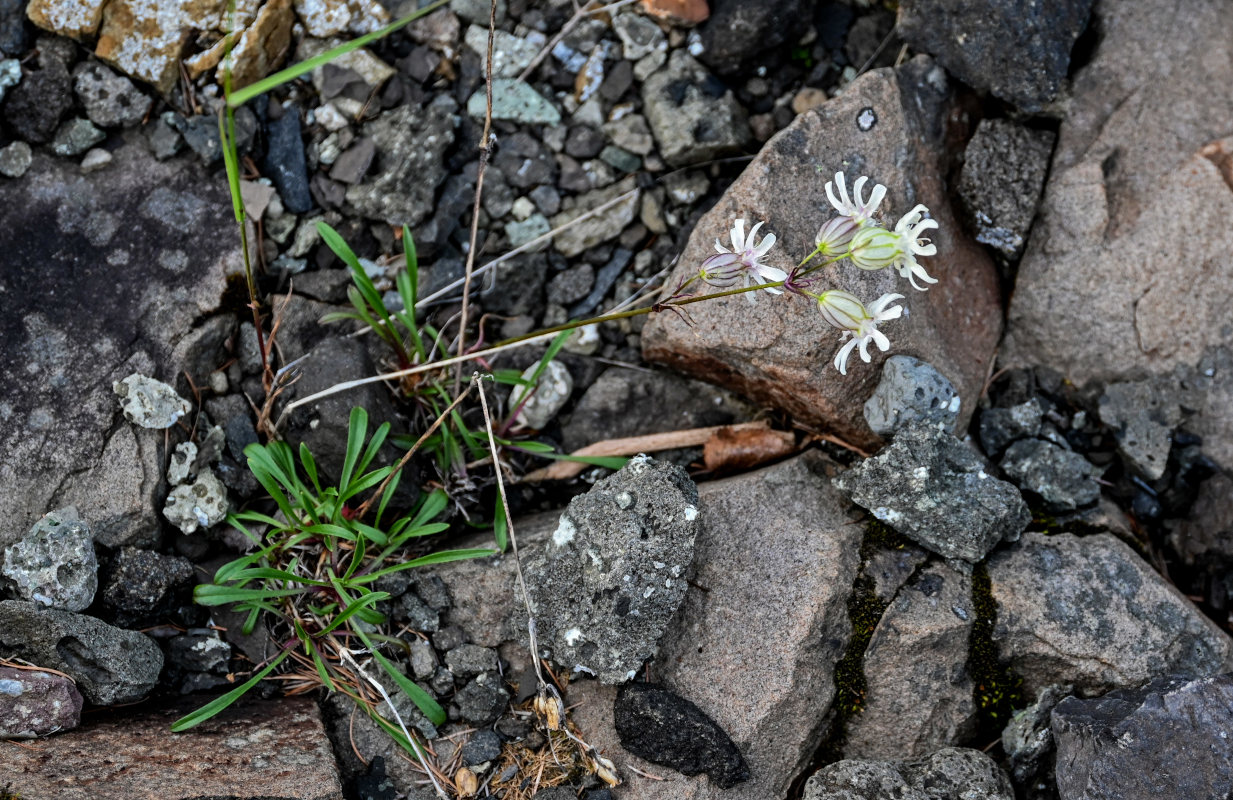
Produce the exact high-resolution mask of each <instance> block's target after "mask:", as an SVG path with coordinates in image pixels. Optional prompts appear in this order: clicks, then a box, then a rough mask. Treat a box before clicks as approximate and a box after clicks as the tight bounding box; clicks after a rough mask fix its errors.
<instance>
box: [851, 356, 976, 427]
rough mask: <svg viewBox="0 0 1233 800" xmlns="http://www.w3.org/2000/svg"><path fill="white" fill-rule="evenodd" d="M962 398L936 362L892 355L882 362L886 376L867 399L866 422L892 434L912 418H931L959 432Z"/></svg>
mask: <svg viewBox="0 0 1233 800" xmlns="http://www.w3.org/2000/svg"><path fill="white" fill-rule="evenodd" d="M961 407H962V398H960V397H959V395H957V394H955V387H954V385H952V384H951V382H950V380H948V379H947V377H946V376H945V375H943V374H942V373H940V372H938V371H937V370H936V369H934V367H933V365H932V364H929V363H927V362H924V361H921V360H920V359H919V358H913V357H912V356H891V357H890V358H888V359H886V363H885V364H883V365H882V380H881V381H879V382H878V388H876V389H874V390H873V396H872V397H870V398H869V399H868V400H866V401H865V422H867V423H869V429H870V430H872V431H873V432H874V433H876V434H878V435H879V436H889V435H891V434H893V433H894V432H895V431H897V430H899V429H900V428H902V427H903V426H904V425H906V424H907V423H909V422H915V421H918V420H922V421H925V422H931V423H934V424H936V425H937V426H938V428H939V429H940V430H943V431H946V432H947V433H954V432H955V422H956V421H957V420H958V418H959V409H960V408H961Z"/></svg>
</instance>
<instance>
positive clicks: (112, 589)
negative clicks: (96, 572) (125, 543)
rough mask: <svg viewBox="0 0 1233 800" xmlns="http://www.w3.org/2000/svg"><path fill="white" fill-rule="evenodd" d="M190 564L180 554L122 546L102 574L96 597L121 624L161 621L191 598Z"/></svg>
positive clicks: (133, 625) (191, 565) (191, 576)
mask: <svg viewBox="0 0 1233 800" xmlns="http://www.w3.org/2000/svg"><path fill="white" fill-rule="evenodd" d="M195 577H196V573H195V572H194V571H193V564H192V562H191V561H189V560H188V559H186V558H181V557H180V556H168V555H163V554H162V553H156V552H154V551H152V550H141V549H139V548H136V547H125V548H123V549H121V550H120V552H118V553H116V555H115V557H114V558H112V560H111V563H110V564H109V565H108V566H107V569H106V570H105V571H104V574H103V581H102V583H103V590H102V592H101V593H100V598H101V599H102V601H103V608H104V609H105V610H106V613H108V614H111V615H112V617H114V618H115V621H116V624H118V625H122V626H124V627H137V626H139V625H153V624H157V623H160V622H165V621H166V617H167V616H168V615H170V613H171V612H172V611H174V610H175V609H176V607H177V606H180V605H184V604H187V603H189V602H191V599H192V587H193V585H194V584H195V583H196V581H195V580H194V578H195Z"/></svg>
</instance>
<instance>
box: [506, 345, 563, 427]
mask: <svg viewBox="0 0 1233 800" xmlns="http://www.w3.org/2000/svg"><path fill="white" fill-rule="evenodd" d="M538 367H539V365H538V364H532V365H531V366H530V367H527V369H526V370H524V371H523V373H522V378H523V380H528V381H529V380H531V376H532V375H533V374H534V373H535V370H536V369H538ZM530 391H531V390H530V388H529V387H527V386H516V387H515V388H514V391H513V392H512V393H511V395H510V407H511V408H517V409H518V413H517V414H516V415H515V416H514V424H515V425H517V426H518V427H522V428H530V429H531V430H542V429H544V428H546V427H548V423H549V422H551V421H552V419H553V417H555V416H556V415H557V412H558V411H560V410H561V409H562V408H563V407H564V406H565V403H566V402H567V401H568V400H569V396H570V394H571V393H573V391H574V378H573V376H572V375H570V374H569V370H568V369H567V368H566V366H565V365H564V364H562V363H561V362H559V361H550V362H548V366H547V367H546V368H545V369H544V371H543V373H542V374H541V375H540V377H539V380H538V381H537V382H536V384H535V393H534V394H531V395H530V397H527V395H528V394H529V393H530ZM524 397H526V402H523V398H524Z"/></svg>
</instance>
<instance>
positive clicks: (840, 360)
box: [835, 339, 857, 375]
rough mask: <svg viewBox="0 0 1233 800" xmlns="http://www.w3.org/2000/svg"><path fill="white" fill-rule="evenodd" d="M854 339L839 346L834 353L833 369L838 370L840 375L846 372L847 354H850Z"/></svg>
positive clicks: (854, 344)
mask: <svg viewBox="0 0 1233 800" xmlns="http://www.w3.org/2000/svg"><path fill="white" fill-rule="evenodd" d="M856 342H857V340H856V339H853V340H852V341H850V342H848V343H847V344H845V345H844V346H843V347H841V348H839V352H838V353H836V354H835V369H837V370H839V374H840V375H847V374H848V356H850V355H852V349H853V348H854V347H856Z"/></svg>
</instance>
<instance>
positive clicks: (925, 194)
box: [642, 59, 1001, 447]
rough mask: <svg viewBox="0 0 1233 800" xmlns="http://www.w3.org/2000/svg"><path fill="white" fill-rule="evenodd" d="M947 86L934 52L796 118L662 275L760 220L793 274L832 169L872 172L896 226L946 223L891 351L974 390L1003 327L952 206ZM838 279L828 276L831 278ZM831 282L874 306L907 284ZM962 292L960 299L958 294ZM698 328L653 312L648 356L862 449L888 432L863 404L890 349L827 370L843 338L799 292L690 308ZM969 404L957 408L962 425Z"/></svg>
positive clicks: (683, 275) (859, 273)
mask: <svg viewBox="0 0 1233 800" xmlns="http://www.w3.org/2000/svg"><path fill="white" fill-rule="evenodd" d="M949 98H950V93H949V90H948V89H947V86H946V82H945V73H944V72H943V71H942V70H941V68H939V67H937V66H935V65H933V64H932V63H931V62H929V61H928V60H927V59H914V60H913V61H911V62H909V63H908V64H906V65H904V66H903V67H901V68H900V69H899V70H897V71H892V70H889V69H879V70H873V71H872V72H869V73H866V74H865V75H862V76H861V77H860V78H859V79H857V80H856V81H854V82H853V83H852V85H851V86H849V87H848V88H847V89H846V90H845V91H844V93H843V94H842V95H840V96H839V97H837V98H835V99H833V100H830V101H828V102H827V103H825V104H823V105H822V106H820V107H819V108H817V109H814V110H813V111H809V112H806V113H805V114H802V115H800V116H799V117H797V119H796V121H795V122H793V123H792V124H791V125H790V126H789V127H788V128H786V129H785V130H783V131H781V132H780V133H779V134H777V135H776V136H775V137H774V138H773V139H771V141H769V142H768V143H767V144H766V146H764V147H763V148H762V151H761V152H760V153H759V154H758V156H757V157H756V158H755V159H754V160H753V161H752V162H751V163H750V165H749V166H748V167H746V169H745V171H744V172H743V173H742V174H741V176H740V177H739V178H738V179H737V180H736V182H735V183H733V184H732V186H731V188H729V190H728V191H727V193H726V194H725V195H724V196H723V198H721V199H720V201H719V202H718V203H717V204H716V205H715V207H714V208H713V209H711V210H710V211H709V212H707V213H706V214H705V215H703V217H702V218H701V219H700V220H699V221H698V224H697V226H696V227H695V228H694V232H693V235H692V236H691V237H690V239H689V243H688V245H687V246H686V247H685V250H684V252H683V253H682V255H681V258H680V262H679V264H678V266H677V268H676V269H675V271H674V273H673V275H672V276H671V277H670V278H668V279H667V281H666V284H667V285H668V286H670V287H675V286H676V285H677V284H678V283H679V282H680V281H682V280H684V279H687V278H689V277H691V276H693V275H695V274H696V273H697V270H698V266H699V265H700V264H701V263H702V261H703V259H705V258H706V257H707V256H708V255H709V254H711V253H713V252H714V241H715V239H716V238H720V239H723V240H725V241H727V238H728V235H729V231H730V229H731V227H732V222H733V220H734V219H737V218H745V219H747V220H765V221H766V223H767V225H766V230H769V231H773V232H774V233H775V235H776V236H777V237H779V238H778V242H777V244H776V245H775V247H774V249H772V250H771V251H770V253H769V254H768V255H767V257H766V263H768V264H769V265H771V266H774V267H779V268H781V269H785V270H787V269H791V268H792V267H793V266H795V265H796V263H797V262H799V261H800V260H801V259H802V258H804V257H805V255H806V254H807V253H809V251H810V250H812V249H813V242H814V235H815V234H816V233H817V231H818V227H819V226H820V225H821V224H822V223H824V222H825V221H826V220H827V219H828V218H829V217H830V213H829V211H827V210H826V209H825V208H824V206H825V201H824V198H825V195H824V194H823V187H824V186H825V184H826V181H827V180H828V179H830V178H831V176H833V175H834V173H835V172H836V171H838V170H845V171H846V173H847V174H848V176H849V180H852V179H854V178H855V177H856V176H858V175H868V176H870V178H871V179H872V180H873V181H876V182H878V183H882V184H885V185H886V187H887V188H888V194H887V199H886V200H885V201H884V202H883V209H885V210H889V213H890V215H891V217H892V219H891V224H892V225H893V224H894V220H895V219H898V216H897V215H902V214H904V213H906V212H907V211H909V210H910V209H911V208H912V207H913V206H914V205H915V204H917V203H924V204H926V205H927V206H928V207H929V210H930V214H931V216H932V217H933V218H934V219H936V220H938V222H939V224H940V229H939V230H938V231H931V232H930V233H931V235H932V234H936V235H935V236H933V241H934V243H935V244H936V245H937V247H938V254H937V256H935V257H934V258H932V259H926V261H927V262H930V264H929V267H930V271H931V274H932V275H933V276H934V277H936V278H937V279H938V280H939V283H937V284H935V285H933V286H932V287H931V288H930V290H929V291H928V292H911V295H912V296H911V297H909V298H908V299H907V301H906V302H907V303H908V305H909V306H910V310H911V313H910V315H908V316H906V317H905V318H903V319H900V320H896V321H895V322H893V323H891V324H889V325H887V326H886V332H887V335H888V336H889V338H890V339H891V341H892V342H893V343H894V348H893V350H892V354H893V353H905V354H907V355H912V356H916V357H917V358H920V359H922V360H924V361H928V362H929V363H930V364H932V365H933V366H934V367H936V368H937V370H938V371H939V372H941V373H942V374H943V375H946V376H947V377H948V378H949V379H950V380H951V382H952V383H953V384H954V386H955V389H956V392H957V393H958V394H959V396H960V397H967V398H975V397H976V396H977V395H979V393H980V390H981V387H982V385H983V383H984V380H985V376H986V375H987V374H988V370H989V366H990V363H991V359H992V354H993V350H994V347H995V345H996V343H997V341H998V337H999V335H1000V329H1001V325H1000V322H999V320H1000V318H1001V311H1000V309H999V299H998V288H997V282H996V278H995V274H994V268H993V265H992V263H991V262H990V260H989V257H988V256H987V255H986V254H985V252H984V251H983V249H982V248H981V246H980V245H978V244H977V243H975V242H973V241H972V240H970V239H968V238H967V236H966V235H965V234H964V233H963V231H962V228H961V227H960V225H959V223H958V221H957V220H956V219H955V217H954V214H953V213H952V211H951V209H950V207H949V205H948V203H947V201H946V193H945V191H944V181H943V179H942V176H943V175H944V174H945V171H946V164H945V163H944V162H945V157H946V150H945V148H944V147H943V145H942V141H943V138H944V136H945V128H946V119H947V109H948V108H949V107H950V103H949ZM832 277H833V280H834V285H833V287H832V286H831V285H830V283H829V281H830V280H831V278H832ZM827 280H828V283H827V284H826V285H825V287H824V288H837V289H842V290H845V291H849V292H852V293H853V294H855V295H856V296H857V297H860V298H863V299H865V300H866V301H870V302H871V301H872V300H874V299H875V298H877V297H879V296H880V295H882V294H884V293H887V292H892V291H901V290H904V284H903V283H902V281H901V279H900V278H899V277H898V276H897V275H896V274H893V273H892V272H891V271H889V270H882V271H878V272H867V271H863V270H859V269H855V268H848V267H844V268H839V269H836V270H832V271H830V273H829V274H828V276H827ZM960 298H962V299H961V301H960ZM689 314H690V317H691V318H692V320H693V323H694V324H692V325H690V324H687V323H686V322H685V321H684V320H681V319H679V318H677V317H676V316H675V315H673V314H670V313H668V314H659V315H655V316H653V317H652V318H651V320H650V321H649V322H648V323H647V325H646V327H645V328H644V329H643V335H642V347H643V354H644V355H645V356H646V358H647V359H648V360H650V361H654V362H659V363H664V364H669V365H671V366H673V367H674V368H676V369H679V370H681V371H683V372H685V373H687V374H690V375H693V376H695V377H699V378H702V379H704V380H709V381H712V382H715V383H719V384H721V385H723V386H725V387H728V388H730V389H733V390H735V391H737V392H740V393H741V394H744V395H745V396H747V397H749V398H750V399H752V400H754V401H756V402H758V403H761V404H764V405H770V406H773V407H776V408H780V409H783V410H785V411H787V412H789V413H791V414H792V415H793V416H795V417H796V418H797V419H799V420H800V421H802V422H804V423H806V424H808V425H814V426H820V427H823V428H825V429H828V430H829V431H831V432H833V433H836V434H838V435H840V436H842V437H843V438H844V439H845V440H847V441H850V442H852V443H854V444H857V445H860V446H864V447H872V446H874V445H876V444H877V443H878V442H879V441H880V440H879V438H878V437H877V436H876V435H875V434H874V433H873V431H872V430H870V429H869V426H868V424H867V423H866V422H865V418H864V403H865V401H866V400H867V399H868V398H869V397H870V395H872V394H873V391H874V387H875V386H876V385H877V383H878V381H879V380H880V378H881V365H882V362H883V361H884V360H885V357H886V356H885V355H883V354H878V355H877V357H875V358H874V360H873V363H872V364H870V365H865V364H863V363H861V362H859V361H857V362H854V363H853V365H852V368H851V369H850V370H849V374H848V375H847V377H846V378H843V377H841V376H840V375H839V374H838V373H837V372H835V371H834V370H833V369H831V368H830V367H829V362H830V360H831V359H832V358H833V356H834V353H835V351H836V350H837V349H838V347H839V346H840V342H839V337H838V336H836V335H835V330H834V329H833V328H831V327H830V326H829V325H827V323H826V322H825V321H824V320H823V319H822V317H821V315H820V314H818V311H817V309H816V308H815V307H814V304H813V303H809V302H805V301H803V300H801V299H800V298H792V297H787V298H785V297H778V298H772V297H768V296H765V295H764V296H762V297H759V298H758V299H757V301H756V303H755V305H754V306H753V307H752V308H751V306H750V304H749V302H748V300H747V298H744V297H729V298H724V299H720V300H713V301H708V302H706V303H697V304H695V305H692V306H690V307H689ZM971 410H972V405H971V404H967V405H966V406H965V408H964V409H963V410H962V411H961V413H960V415H959V423H958V424H959V428H960V429H962V428H963V427H964V426H966V424H967V421H968V419H969V418H970V413H971Z"/></svg>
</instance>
